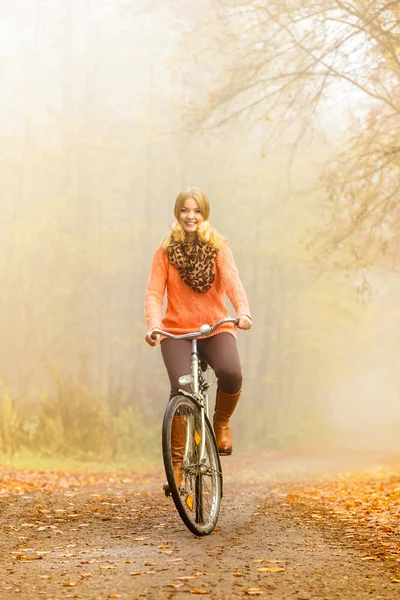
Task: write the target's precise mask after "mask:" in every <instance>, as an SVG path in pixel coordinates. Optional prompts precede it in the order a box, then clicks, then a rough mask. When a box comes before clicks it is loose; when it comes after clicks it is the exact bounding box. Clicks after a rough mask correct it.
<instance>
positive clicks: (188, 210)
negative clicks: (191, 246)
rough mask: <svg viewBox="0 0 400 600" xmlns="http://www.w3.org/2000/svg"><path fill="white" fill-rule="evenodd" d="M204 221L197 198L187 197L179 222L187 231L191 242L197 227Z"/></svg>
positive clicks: (187, 236)
mask: <svg viewBox="0 0 400 600" xmlns="http://www.w3.org/2000/svg"><path fill="white" fill-rule="evenodd" d="M203 221H204V217H203V215H202V214H201V211H200V208H199V205H198V202H197V200H195V199H194V198H187V200H185V202H184V203H183V205H182V208H181V211H180V213H179V218H178V222H179V225H181V227H182V228H183V230H184V232H185V233H186V238H187V240H188V241H189V242H190V241H193V240H194V239H195V237H196V232H197V229H198V227H199V225H200V223H202V222H203Z"/></svg>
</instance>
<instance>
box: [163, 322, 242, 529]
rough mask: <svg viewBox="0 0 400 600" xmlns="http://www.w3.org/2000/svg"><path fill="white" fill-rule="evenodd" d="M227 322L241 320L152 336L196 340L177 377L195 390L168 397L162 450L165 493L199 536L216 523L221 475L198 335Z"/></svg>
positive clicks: (204, 364) (204, 334)
mask: <svg viewBox="0 0 400 600" xmlns="http://www.w3.org/2000/svg"><path fill="white" fill-rule="evenodd" d="M225 323H234V324H236V325H237V324H238V319H234V318H231V317H228V318H225V319H221V320H220V321H218V322H217V323H215V325H207V324H205V325H202V326H201V327H200V331H198V332H194V333H187V334H184V335H172V334H170V333H168V332H166V331H162V330H161V329H154V330H153V332H152V337H153V339H155V338H156V336H157V335H163V336H165V337H168V338H171V339H174V340H182V339H191V340H192V354H191V373H188V374H186V375H182V376H181V377H179V383H180V384H181V385H190V386H191V391H190V392H187V391H186V390H182V389H180V390H179V394H178V395H177V396H175V397H174V398H172V399H171V400H170V401H169V403H168V406H167V409H166V411H165V415H164V420H163V427H162V449H163V459H164V467H165V473H166V476H167V481H168V486H167V488H165V494H166V495H167V496H168V495H171V496H172V499H173V501H174V503H175V506H176V509H177V511H178V513H179V515H180V517H181V519H182V521H183V522H184V524H185V525H186V527H187V528H188V529H189V530H190V531H191V532H192V533H194V534H195V535H198V536H203V535H208V534H210V533H211V532H212V531H213V530H214V528H215V526H216V524H217V521H218V516H219V511H220V504H221V498H222V494H223V479H222V469H221V461H220V458H219V453H218V448H217V443H216V440H215V436H214V431H213V429H212V427H211V424H210V421H209V417H208V394H207V390H208V388H209V387H210V386H209V383H208V382H207V380H206V378H205V376H204V373H205V372H206V371H207V368H208V364H207V362H206V361H205V360H203V359H201V358H200V357H199V354H198V350H197V338H198V337H199V336H209V335H210V334H211V333H213V332H214V331H215V330H216V329H218V327H220V326H221V325H223V324H225ZM173 428H175V432H174V433H175V437H174V439H178V440H179V446H180V448H179V463H180V462H181V461H182V465H181V467H180V470H181V475H182V479H181V482H180V484H179V486H178V485H177V482H176V479H175V472H174V461H173V458H174V457H175V459H176V452H177V449H176V448H172V447H171V446H172V445H171V432H172V429H173ZM174 453H175V454H174ZM175 465H176V460H175ZM175 468H177V467H176V466H175Z"/></svg>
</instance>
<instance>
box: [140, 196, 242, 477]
mask: <svg viewBox="0 0 400 600" xmlns="http://www.w3.org/2000/svg"><path fill="white" fill-rule="evenodd" d="M174 214H175V217H176V221H175V223H173V225H172V230H171V233H170V234H169V235H168V236H167V237H166V239H165V240H164V242H163V244H162V245H161V246H160V247H159V248H158V249H157V250H156V252H155V254H154V257H153V263H152V268H151V273H150V278H149V282H148V286H147V290H146V298H145V313H146V320H147V325H148V328H149V331H148V333H147V334H146V337H145V340H146V342H147V343H148V344H150V346H155V345H156V344H158V343H159V342H160V336H159V335H158V336H157V339H156V340H153V339H152V337H151V333H152V330H153V329H156V328H159V329H163V330H164V331H168V333H172V334H174V335H180V334H184V333H189V332H194V331H198V330H199V328H200V326H201V325H203V324H204V323H209V324H213V323H216V322H217V321H219V320H220V319H223V318H225V317H227V316H228V310H227V308H226V306H225V303H224V295H225V293H226V295H227V296H228V298H229V300H230V301H231V303H232V305H233V307H234V309H235V311H236V313H237V316H238V318H239V323H238V327H239V328H240V329H250V327H251V324H252V318H251V315H250V308H249V304H248V301H247V297H246V293H245V291H244V289H243V285H242V283H241V281H240V279H239V273H238V270H237V268H236V265H235V262H234V260H233V256H232V253H231V251H230V249H229V247H228V245H227V242H226V240H225V239H224V238H223V237H222V236H221V235H219V234H218V233H217V232H216V231H215V229H213V228H212V227H211V226H210V223H209V221H208V217H209V214H210V203H209V200H208V198H207V196H206V194H205V193H204V192H203V191H202V190H200V189H199V188H196V187H192V188H189V189H186V190H184V191H183V192H181V193H180V194H178V196H177V198H176V201H175V208H174ZM165 291H167V298H168V304H167V308H166V312H165V316H164V318H163V319H162V304H163V299H164V294H165ZM198 350H199V354H200V355H201V356H202V357H203V358H204V359H205V360H206V361H207V362H208V364H209V365H210V366H211V367H212V368H213V369H214V371H215V374H216V376H217V382H218V389H217V398H216V403H215V414H214V431H215V436H216V440H217V445H218V450H219V453H220V454H221V455H229V454H231V452H232V438H231V435H230V431H229V419H230V417H231V416H232V414H233V411H234V410H235V408H236V404H237V402H238V400H239V396H240V393H241V391H242V374H241V368H240V360H239V355H238V351H237V348H236V332H235V328H234V326H233V325H232V324H231V323H228V324H225V325H223V326H221V327H220V328H219V329H217V331H216V332H215V333H214V334H212V335H210V336H209V337H205V338H201V337H200V338H199V340H198ZM161 353H162V356H163V359H164V363H165V366H166V369H167V372H168V376H169V380H170V383H171V396H170V397H171V398H173V397H174V396H176V395H177V393H178V389H179V387H181V386H180V385H179V383H178V378H179V377H180V376H181V375H182V374H184V373H189V372H190V354H191V341H190V340H171V339H167V338H163V339H162V340H161ZM180 429H182V427H180V426H179V423H176V424H175V426H174V425H173V427H172V438H173V439H172V440H171V446H172V450H173V462H174V466H175V464H176V469H174V470H175V477H176V479H177V485H178V487H179V483H180V464H179V460H180V459H181V451H180V445H181V442H180V438H182V431H180ZM174 448H175V460H174Z"/></svg>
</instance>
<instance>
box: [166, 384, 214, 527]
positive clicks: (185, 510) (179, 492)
mask: <svg viewBox="0 0 400 600" xmlns="http://www.w3.org/2000/svg"><path fill="white" fill-rule="evenodd" d="M202 436H204V438H205V452H204V457H203V458H204V460H203V462H201V461H200V458H201V457H200V448H201V442H202ZM162 444H163V458H164V466H165V473H166V475H167V480H168V485H169V490H170V493H171V495H172V498H173V500H174V503H175V506H176V508H177V510H178V512H179V515H180V517H181V519H182V521H183V522H184V523H185V525H186V527H188V529H190V531H191V532H192V533H194V534H195V535H208V534H209V533H211V532H212V531H213V529H214V527H215V525H216V524H217V521H218V515H219V509H220V503H221V497H222V472H221V464H220V460H219V454H218V450H217V446H216V443H215V438H214V434H213V432H212V429H211V425H210V422H209V420H208V419H207V417H206V416H205V426H204V430H202V426H201V410H200V407H199V406H198V405H197V404H196V402H195V401H194V400H191V399H190V398H188V397H186V396H175V398H172V400H170V402H169V404H168V407H167V410H166V412H165V415H164V422H163V430H162Z"/></svg>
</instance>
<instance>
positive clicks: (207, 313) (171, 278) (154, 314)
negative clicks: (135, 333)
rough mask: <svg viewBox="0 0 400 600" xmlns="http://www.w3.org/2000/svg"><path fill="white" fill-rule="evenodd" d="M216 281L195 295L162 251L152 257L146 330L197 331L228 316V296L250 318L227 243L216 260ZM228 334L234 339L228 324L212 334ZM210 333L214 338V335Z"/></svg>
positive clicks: (232, 331) (237, 311) (230, 326)
mask: <svg viewBox="0 0 400 600" xmlns="http://www.w3.org/2000/svg"><path fill="white" fill-rule="evenodd" d="M215 264H216V272H215V280H214V283H213V285H212V286H211V288H210V289H209V290H208V291H207V292H205V293H204V294H199V293H197V292H194V291H193V290H192V288H191V287H189V286H188V285H186V283H184V282H183V281H182V279H181V277H180V275H179V272H178V270H177V269H176V268H175V267H174V266H172V265H171V264H170V263H169V260H168V257H167V255H166V253H165V252H164V250H163V249H162V248H158V249H157V250H156V252H155V254H154V257H153V263H152V267H151V273H150V278H149V282H148V285H147V290H146V297H145V314H146V320H147V325H148V328H149V331H150V330H151V329H154V328H156V327H157V328H159V329H163V330H164V331H168V333H172V334H174V335H180V334H183V333H192V332H194V331H199V328H200V326H201V325H203V324H204V323H208V324H213V323H216V322H217V321H219V320H220V319H224V318H225V317H227V316H228V309H227V307H226V306H225V302H224V294H225V293H226V295H227V296H228V298H229V300H230V301H231V303H232V306H233V307H234V309H235V311H236V313H237V315H238V316H240V315H247V316H248V317H250V318H251V315H250V308H249V303H248V301H247V297H246V293H245V291H244V288H243V285H242V283H241V281H240V279H239V273H238V270H237V267H236V264H235V261H234V259H233V255H232V252H231V250H230V248H229V246H228V245H227V244H225V243H224V244H223V245H222V247H221V248H220V250H219V252H218V254H217V258H216V259H215ZM165 291H167V308H166V311H165V316H164V318H162V305H163V299H164V294H165ZM222 331H229V333H232V335H233V336H234V337H236V333H235V328H234V326H233V325H232V324H231V323H228V324H226V325H222V326H221V327H219V328H218V329H217V331H216V332H215V334H217V333H221V332H222ZM215 334H213V335H215Z"/></svg>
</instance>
